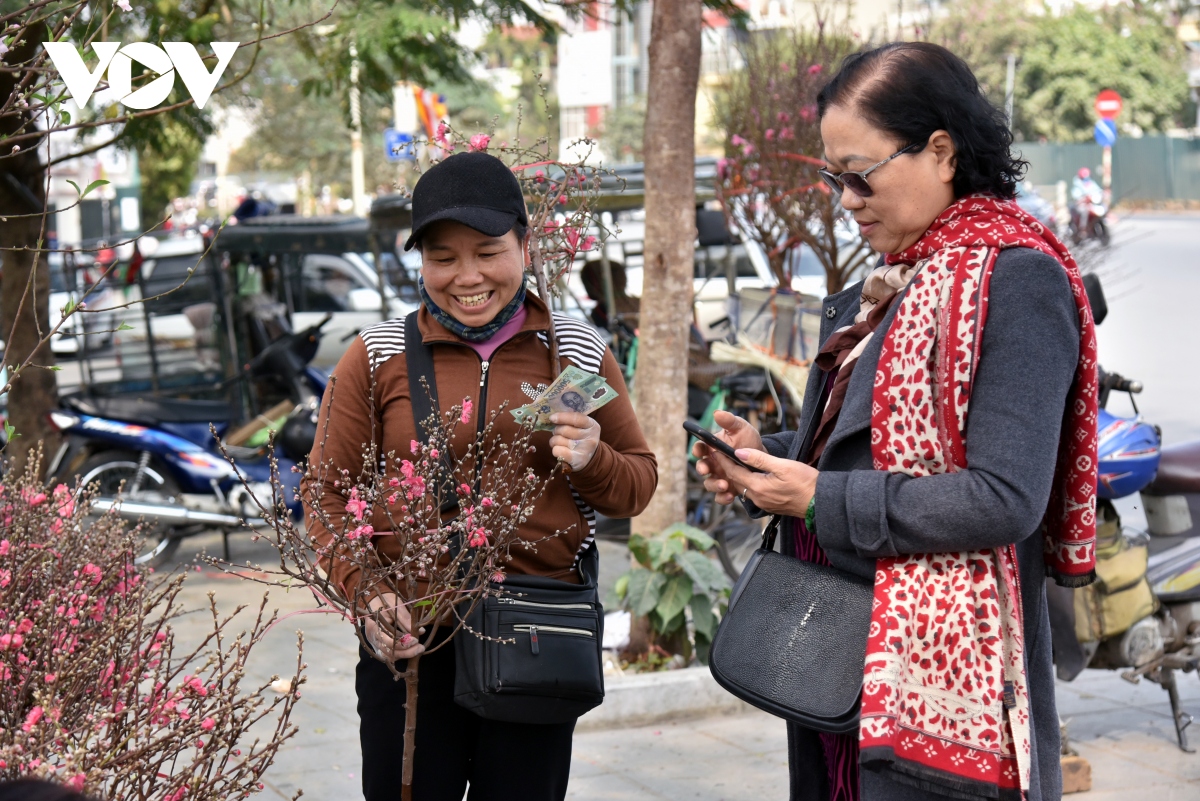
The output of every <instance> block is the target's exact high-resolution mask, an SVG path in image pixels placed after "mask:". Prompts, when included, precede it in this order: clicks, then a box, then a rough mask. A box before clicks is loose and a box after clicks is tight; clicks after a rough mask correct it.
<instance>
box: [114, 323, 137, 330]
mask: <svg viewBox="0 0 1200 801" xmlns="http://www.w3.org/2000/svg"><path fill="white" fill-rule="evenodd" d="M117 330H118V331H132V330H133V326H132V325H130V324H129V323H121V324H120V325H119V326H117Z"/></svg>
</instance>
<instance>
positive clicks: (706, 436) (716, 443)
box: [683, 420, 767, 473]
mask: <svg viewBox="0 0 1200 801" xmlns="http://www.w3.org/2000/svg"><path fill="white" fill-rule="evenodd" d="M683 428H684V430H685V431H687V432H688V433H689V434H691V435H692V436H693V437H695V438H696V439H698V440H700V441H701V442H703V443H704V444H705V445H707V446H708V447H710V448H712V449H713V450H715V451H719V452H720V453H721V455H723V456H727V457H729V460H730V461H731V462H733V463H734V464H736V465H739V466H741V467H744V468H746V469H747V470H749V471H750V472H751V473H765V472H767V471H766V470H762V469H760V468H757V467H751V466H750V465H748V464H746V463H745V462H743V461H742V460H741V459H739V458H737V455H736V454H735V452H734V450H733V448H731V447H730V446H729V443H727V442H724V441H722V440H720V439H717V435H716V434H714V433H713V432H711V431H709V430H708V429H707V428H704V427H703V426H700V425H697V424H696V423H693V422H692V421H691V420H684V421H683Z"/></svg>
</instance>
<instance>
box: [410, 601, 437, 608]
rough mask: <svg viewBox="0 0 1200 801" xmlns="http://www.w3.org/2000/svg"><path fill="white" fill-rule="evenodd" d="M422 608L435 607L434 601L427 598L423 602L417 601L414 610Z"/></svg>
mask: <svg viewBox="0 0 1200 801" xmlns="http://www.w3.org/2000/svg"><path fill="white" fill-rule="evenodd" d="M422 606H433V601H432V600H430V599H429V598H426V599H424V600H422V601H417V602H416V603H415V604H413V609H420V608H421V607H422Z"/></svg>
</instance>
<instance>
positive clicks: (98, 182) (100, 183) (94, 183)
mask: <svg viewBox="0 0 1200 801" xmlns="http://www.w3.org/2000/svg"><path fill="white" fill-rule="evenodd" d="M107 184H108V181H106V180H104V179H103V178H98V179H96V180H95V181H92V182H91V183H90V184H88V185H87V189H84V190H83V194H82V195H80V197H81V198H85V197H87V194H88V192H91V191H92V190H93V189H96V188H98V187H101V186H105V185H107ZM75 188H76V189H79V187H75Z"/></svg>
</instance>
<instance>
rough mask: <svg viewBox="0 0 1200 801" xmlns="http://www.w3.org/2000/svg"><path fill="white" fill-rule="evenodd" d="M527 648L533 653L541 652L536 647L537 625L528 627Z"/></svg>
mask: <svg viewBox="0 0 1200 801" xmlns="http://www.w3.org/2000/svg"><path fill="white" fill-rule="evenodd" d="M529 650H530V651H533V653H535V654H539V653H541V651H540V650H539V649H538V638H537V626H530V627H529Z"/></svg>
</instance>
